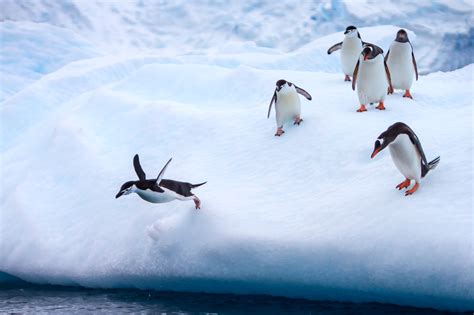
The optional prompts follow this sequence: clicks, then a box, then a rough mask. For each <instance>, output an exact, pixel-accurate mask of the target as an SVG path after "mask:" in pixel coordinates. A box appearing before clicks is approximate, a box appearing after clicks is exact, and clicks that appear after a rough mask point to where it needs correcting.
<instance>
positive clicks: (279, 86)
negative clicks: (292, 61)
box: [276, 79, 293, 92]
mask: <svg viewBox="0 0 474 315" xmlns="http://www.w3.org/2000/svg"><path fill="white" fill-rule="evenodd" d="M285 84H288V86H292V85H293V83H291V82H288V81H286V80H283V79H281V80H278V81H277V82H276V91H277V92H279V91H280V90H281V89H282V88H283V86H285Z"/></svg>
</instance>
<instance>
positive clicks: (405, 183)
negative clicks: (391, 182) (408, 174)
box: [395, 178, 411, 190]
mask: <svg viewBox="0 0 474 315" xmlns="http://www.w3.org/2000/svg"><path fill="white" fill-rule="evenodd" d="M410 182H411V181H410V180H409V179H408V178H407V179H406V180H404V181H403V182H401V183H400V184H398V185H397V187H395V188H398V190H402V189H403V188H407V187H408V186H410Z"/></svg>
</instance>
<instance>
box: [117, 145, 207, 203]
mask: <svg viewBox="0 0 474 315" xmlns="http://www.w3.org/2000/svg"><path fill="white" fill-rule="evenodd" d="M170 162H171V159H169V161H168V162H167V163H166V165H165V166H164V167H163V169H162V170H161V171H160V173H159V174H158V177H157V178H156V179H146V175H145V172H144V171H143V169H142V167H141V165H140V159H139V157H138V154H136V155H135V157H134V158H133V167H134V168H135V172H136V173H137V176H138V179H139V180H135V181H128V182H126V183H125V184H123V185H122V187H121V188H120V191H119V192H118V194H117V195H116V196H115V198H119V197H120V196H124V195H128V194H131V193H136V194H137V195H138V196H140V198H142V199H143V200H146V201H148V202H151V203H165V202H170V201H173V200H175V199H178V200H193V201H194V205H195V206H196V209H200V208H201V200H199V198H198V197H197V196H196V195H194V194H193V193H192V192H191V189H193V188H196V187H199V186H201V185H204V184H205V183H206V182H204V183H200V184H195V185H193V184H190V183H184V182H178V181H176V180H171V179H163V175H164V174H165V171H166V168H167V167H168V164H170Z"/></svg>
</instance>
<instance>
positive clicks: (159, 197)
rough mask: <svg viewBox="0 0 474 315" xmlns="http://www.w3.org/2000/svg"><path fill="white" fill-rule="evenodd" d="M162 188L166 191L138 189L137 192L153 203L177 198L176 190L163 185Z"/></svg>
mask: <svg viewBox="0 0 474 315" xmlns="http://www.w3.org/2000/svg"><path fill="white" fill-rule="evenodd" d="M161 189H163V190H164V191H165V192H163V193H159V192H155V191H153V190H150V189H147V190H141V189H137V190H136V193H137V194H138V195H139V196H140V198H142V199H143V200H145V201H148V202H151V203H165V202H170V201H173V200H175V199H176V193H175V192H174V191H171V190H168V189H166V188H163V187H161Z"/></svg>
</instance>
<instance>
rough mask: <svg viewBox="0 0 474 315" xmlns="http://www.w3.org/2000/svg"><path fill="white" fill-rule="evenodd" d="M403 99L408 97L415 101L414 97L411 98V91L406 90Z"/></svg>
mask: <svg viewBox="0 0 474 315" xmlns="http://www.w3.org/2000/svg"><path fill="white" fill-rule="evenodd" d="M403 97H408V98H411V99H413V96H411V94H410V90H405V94H403Z"/></svg>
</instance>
